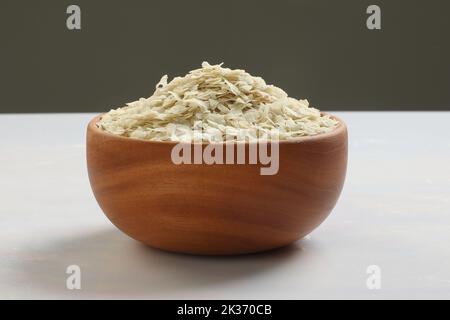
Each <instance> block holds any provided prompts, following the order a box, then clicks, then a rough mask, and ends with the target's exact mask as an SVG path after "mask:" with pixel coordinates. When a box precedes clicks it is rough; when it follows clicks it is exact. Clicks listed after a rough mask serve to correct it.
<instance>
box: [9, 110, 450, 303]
mask: <svg viewBox="0 0 450 320" xmlns="http://www.w3.org/2000/svg"><path fill="white" fill-rule="evenodd" d="M336 114H337V115H338V116H340V117H342V118H343V119H344V120H346V122H347V124H348V127H349V134H350V149H349V165H348V175H347V180H346V183H345V186H344V190H343V193H342V195H341V198H340V200H339V202H338V204H337V206H336V208H335V209H334V211H333V212H332V214H331V215H330V217H329V218H328V219H327V220H326V221H325V222H324V223H323V224H322V225H321V226H320V227H319V228H318V229H316V230H315V231H314V232H313V233H312V234H311V235H310V236H309V237H308V238H307V239H304V240H301V241H298V242H297V243H295V244H294V245H291V246H289V247H286V248H284V249H280V250H276V251H272V252H269V253H263V254H257V255H248V256H240V257H198V256H188V255H179V254H172V253H166V252H162V251H158V250H154V249H151V248H148V247H145V246H144V245H141V244H139V243H137V242H135V241H134V240H132V239H130V238H128V237H127V236H126V235H124V234H122V233H121V232H120V231H118V230H117V229H116V228H115V227H114V226H113V225H112V224H111V223H110V222H109V221H108V220H107V219H106V217H105V216H104V215H103V213H102V212H101V210H100V208H99V207H98V206H97V203H96V201H95V199H94V197H93V195H92V193H91V189H90V186H89V182H88V178H87V173H86V164H85V144H84V140H85V126H86V124H87V122H88V120H89V119H90V118H92V117H93V114H47V115H1V116H0V298H3V299H19V298H21V299H31V298H39V299H47V298H62V299H72V298H74V299H77V298H137V299H141V298H145V299H147V298H148V299H171V298H177V299H241V298H242V299H283V298H284V299H304V298H307V299H309V298H325V299H328V298H362V299H379V298H390V299H391V298H412V299H415V298H447V299H448V298H450V133H449V132H450V131H449V130H450V126H449V123H450V112H447V113H446V112H429V113H424V112H408V113H399V112H390V113H387V112H359V113H358V112H338V113H336ZM73 264H76V265H79V266H80V268H81V271H82V277H81V290H68V289H67V288H66V278H67V277H68V275H67V274H66V268H67V266H69V265H73ZM369 265H377V266H379V267H380V269H381V289H379V290H369V289H368V288H367V286H366V279H367V277H368V274H366V269H367V267H368V266H369Z"/></svg>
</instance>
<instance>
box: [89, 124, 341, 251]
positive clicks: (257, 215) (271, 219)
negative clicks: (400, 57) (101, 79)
mask: <svg viewBox="0 0 450 320" xmlns="http://www.w3.org/2000/svg"><path fill="white" fill-rule="evenodd" d="M100 118H101V116H97V117H95V118H94V119H92V120H91V122H90V123H89V125H88V128H87V166H88V172H89V179H90V183H91V186H92V190H93V191H94V195H95V198H96V199H97V201H98V203H99V205H100V207H101V208H102V210H103V212H104V213H105V214H106V216H107V217H108V218H109V219H110V220H111V222H112V223H113V224H115V225H116V226H117V227H118V228H119V229H120V230H122V231H123V232H124V233H126V234H127V235H129V236H130V237H132V238H134V239H136V240H138V241H141V242H143V243H145V244H147V245H150V246H152V247H155V248H160V249H164V250H169V251H174V252H183V253H190V254H204V255H230V254H243V253H251V252H258V251H264V250H269V249H273V248H276V247H281V246H284V245H287V244H289V243H291V242H294V241H296V240H298V239H300V238H302V237H304V236H305V235H307V234H308V233H310V232H311V231H312V230H313V229H315V228H316V227H317V226H318V225H319V224H320V223H322V221H324V220H325V218H326V217H327V216H328V214H329V213H330V212H331V210H332V209H333V207H334V205H335V204H336V201H337V199H338V197H339V194H340V192H341V189H342V186H343V183H344V179H345V173H346V167H347V129H346V126H345V124H344V122H343V121H342V120H340V119H338V118H336V117H334V118H335V119H337V120H338V121H339V122H340V124H339V126H338V127H337V128H336V129H335V130H333V131H332V132H330V133H325V134H320V135H317V136H310V137H303V138H298V139H296V140H290V141H281V142H280V143H279V171H278V173H277V174H275V175H261V174H260V168H261V165H260V164H258V165H255V164H213V165H207V164H179V165H176V164H174V163H173V162H172V160H171V151H172V148H173V147H174V146H175V144H176V143H175V142H154V141H146V140H139V139H131V138H125V137H120V136H116V135H113V134H109V133H106V132H105V131H103V130H101V129H99V128H98V127H97V125H96V123H97V122H98V121H99V119H100ZM206 145H207V144H203V145H202V147H205V146H206ZM248 147H249V144H248V143H246V144H245V148H246V151H248ZM247 154H248V153H247ZM246 163H248V162H246Z"/></svg>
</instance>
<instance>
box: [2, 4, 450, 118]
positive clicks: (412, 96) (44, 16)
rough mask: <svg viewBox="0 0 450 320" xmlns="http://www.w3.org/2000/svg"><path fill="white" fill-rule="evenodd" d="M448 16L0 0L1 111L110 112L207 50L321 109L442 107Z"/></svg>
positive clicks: (359, 8) (403, 7) (447, 93)
mask: <svg viewBox="0 0 450 320" xmlns="http://www.w3.org/2000/svg"><path fill="white" fill-rule="evenodd" d="M69 4H78V5H80V7H81V10H82V30H80V31H69V30H67V28H66V18H67V14H66V8H67V6H68V5H69ZM369 4H378V5H379V6H380V7H381V9H382V30H380V31H370V30H368V29H367V28H366V18H367V14H366V13H365V12H366V8H367V6H368V5H369ZM449 15H450V1H445V0H442V1H439V0H431V1H424V0H423V1H411V0H408V1H406V0H403V1H402V0H396V1H393V0H388V1H379V0H378V1H365V0H345V1H332V0H277V1H261V0H259V1H258V0H228V1H214V0H209V1H207V0H191V1H186V0H184V1H181V0H180V1H174V0H165V1H143V0H141V1H139V0H128V1H125V0H122V1H112V0H91V1H82V0H72V1H65V0H54V1H51V0H41V1H35V0H34V1H33V0H28V1H23V0H1V2H0V32H1V50H0V58H1V60H0V61H1V64H2V67H1V72H0V85H1V98H2V103H1V105H0V112H14V113H19V112H82V111H104V110H108V109H110V108H112V107H116V106H120V105H123V104H124V103H125V102H128V101H132V100H135V99H137V98H139V97H148V96H150V95H151V94H152V93H153V88H154V85H155V83H156V82H157V81H158V80H159V79H160V77H161V76H162V75H163V74H168V75H169V77H173V76H176V75H184V74H185V73H186V72H187V71H189V70H191V69H193V68H197V67H199V65H200V63H201V62H202V61H203V60H208V61H209V62H211V63H219V62H225V66H228V67H231V68H244V69H246V70H247V71H248V72H250V73H252V74H254V75H259V76H262V77H263V78H265V79H266V81H267V82H268V83H272V84H275V85H277V86H279V87H281V88H283V89H285V90H286V91H287V92H288V93H289V95H291V96H293V97H296V98H308V99H309V101H310V102H311V103H312V104H313V105H315V106H318V107H319V108H320V109H323V110H450V62H449V57H450V43H449V42H450V41H449V38H450V37H449V35H450V18H449Z"/></svg>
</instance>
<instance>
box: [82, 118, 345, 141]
mask: <svg viewBox="0 0 450 320" xmlns="http://www.w3.org/2000/svg"><path fill="white" fill-rule="evenodd" d="M104 114H106V112H104V113H101V114H98V115H96V116H95V117H94V118H92V119H91V120H90V121H89V123H88V130H92V132H95V133H96V134H99V135H103V136H105V137H108V138H111V139H116V140H119V141H120V140H122V141H128V142H130V141H131V142H140V143H149V144H153V145H177V144H179V143H185V144H196V145H198V144H202V145H210V144H228V143H232V144H243V143H244V144H255V143H259V142H260V141H259V140H257V141H251V142H250V141H219V142H214V143H211V142H205V141H202V142H181V141H155V140H146V139H141V138H129V137H123V136H119V135H116V134H113V133H110V132H107V131H105V130H102V129H100V127H98V126H97V122H98V121H99V120H100V119H101V118H102V116H103V115H104ZM320 114H321V115H328V116H330V117H331V118H332V119H335V120H337V121H338V125H337V126H336V128H334V130H332V131H330V132H325V133H319V134H316V135H313V136H303V137H297V138H294V139H289V140H286V139H285V140H278V144H296V143H302V142H307V141H308V142H313V141H320V140H325V139H329V138H333V137H336V136H338V135H340V134H342V133H344V134H346V132H347V125H346V124H345V122H344V121H343V120H342V119H341V118H339V117H337V116H335V115H332V114H329V113H326V112H320ZM269 142H270V141H269Z"/></svg>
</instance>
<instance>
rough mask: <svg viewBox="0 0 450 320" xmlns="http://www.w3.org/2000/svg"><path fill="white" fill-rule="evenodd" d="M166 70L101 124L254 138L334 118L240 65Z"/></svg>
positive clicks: (127, 133)
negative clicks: (144, 94) (147, 92)
mask: <svg viewBox="0 0 450 320" xmlns="http://www.w3.org/2000/svg"><path fill="white" fill-rule="evenodd" d="M167 79H168V78H167V75H165V76H163V77H162V78H161V80H160V82H159V83H158V84H157V85H156V90H155V92H154V93H153V95H152V96H151V97H149V98H147V99H145V98H141V99H139V100H138V101H134V102H131V103H128V104H127V105H126V106H125V107H122V108H118V109H115V110H111V111H109V112H108V113H106V114H105V115H103V117H102V118H101V120H100V121H99V122H98V124H97V125H98V126H99V127H100V128H102V129H103V130H105V131H107V132H109V133H112V134H115V135H120V136H124V137H130V138H137V139H145V140H152V141H183V142H192V141H203V142H219V141H254V140H257V139H261V138H262V137H264V138H267V137H270V136H271V132H273V130H276V132H277V134H278V138H279V139H280V140H289V139H295V138H298V137H302V136H310V135H317V134H320V133H325V132H329V131H331V130H333V129H334V128H335V127H336V126H337V125H338V122H337V121H336V120H334V119H332V118H330V117H329V116H327V115H321V113H320V111H319V110H317V109H315V108H312V107H309V103H308V101H307V100H297V99H294V98H290V97H288V95H287V94H286V93H285V92H284V91H283V90H282V89H280V88H277V87H275V86H273V85H267V84H266V83H265V81H264V80H263V79H262V78H260V77H253V76H251V75H250V74H248V73H247V72H245V71H244V70H239V69H236V70H231V69H228V68H223V67H222V64H220V65H210V64H209V63H207V62H203V63H202V68H200V69H196V70H193V71H190V72H189V73H188V74H187V75H186V76H184V77H176V78H174V79H173V80H172V81H170V82H169V83H168V82H167Z"/></svg>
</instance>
